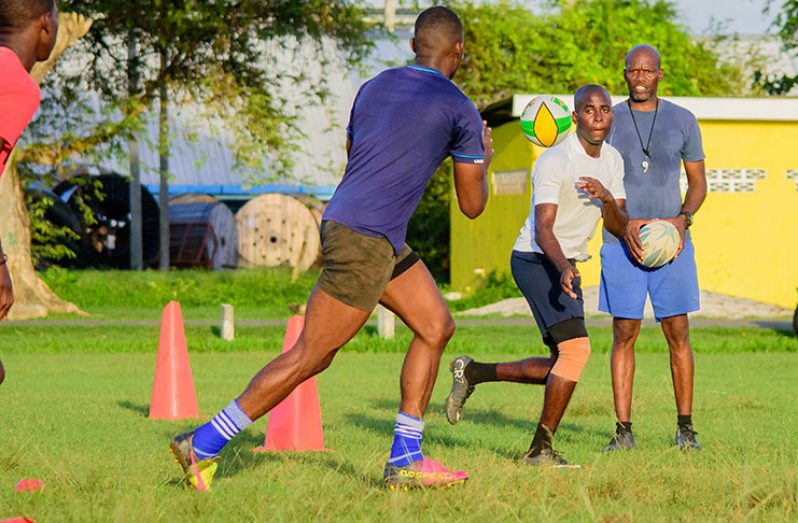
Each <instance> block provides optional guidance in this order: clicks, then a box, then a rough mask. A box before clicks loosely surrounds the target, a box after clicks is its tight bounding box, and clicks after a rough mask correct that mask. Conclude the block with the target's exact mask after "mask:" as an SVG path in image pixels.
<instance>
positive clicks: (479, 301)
mask: <svg viewBox="0 0 798 523" xmlns="http://www.w3.org/2000/svg"><path fill="white" fill-rule="evenodd" d="M521 296H522V294H521V291H519V290H518V286H517V285H516V284H515V281H514V280H513V277H512V276H510V275H509V274H498V273H496V272H491V273H490V274H488V277H487V278H486V279H485V282H484V284H483V285H482V287H480V288H479V289H477V290H476V291H474V293H473V294H471V295H469V296H466V297H464V298H462V299H460V300H455V301H451V302H449V309H450V310H452V311H453V312H458V311H467V310H469V309H474V308H477V307H484V306H485V305H490V304H491V303H496V302H497V301H501V300H506V299H507V298H520V297H521Z"/></svg>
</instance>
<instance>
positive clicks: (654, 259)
mask: <svg viewBox="0 0 798 523" xmlns="http://www.w3.org/2000/svg"><path fill="white" fill-rule="evenodd" d="M639 235H640V241H641V242H642V244H643V261H642V262H641V263H642V265H643V266H645V267H649V268H651V269H655V268H657V267H662V266H663V265H665V264H666V263H668V262H670V261H671V260H672V259H673V257H674V256H675V255H676V251H677V250H678V249H679V241H680V238H679V231H678V230H676V227H674V225H673V224H672V223H670V222H665V221H661V220H658V221H655V222H650V223H647V224H646V225H644V226H642V227H640V232H639Z"/></svg>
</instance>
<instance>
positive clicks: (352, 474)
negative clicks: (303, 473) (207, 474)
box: [218, 432, 380, 487]
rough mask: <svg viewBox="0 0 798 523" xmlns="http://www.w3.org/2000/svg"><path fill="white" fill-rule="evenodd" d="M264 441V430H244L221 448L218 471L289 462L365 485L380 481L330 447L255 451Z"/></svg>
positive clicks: (228, 474) (228, 473) (236, 471)
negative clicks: (332, 473) (327, 471)
mask: <svg viewBox="0 0 798 523" xmlns="http://www.w3.org/2000/svg"><path fill="white" fill-rule="evenodd" d="M263 444H264V437H263V434H252V433H250V432H245V433H243V434H240V435H239V436H238V437H236V439H235V440H233V441H232V442H230V444H228V446H227V447H225V450H223V451H222V454H221V456H222V460H221V462H220V464H219V465H220V467H219V472H218V473H219V474H220V475H222V476H224V477H232V476H235V475H237V474H239V473H240V472H242V471H245V470H252V469H256V468H259V467H281V466H283V465H284V464H286V463H288V462H293V463H300V464H306V465H311V466H323V467H326V468H328V469H330V470H332V471H335V472H336V473H338V474H342V475H344V476H346V477H348V478H350V479H352V480H355V481H357V482H359V483H361V484H362V485H363V486H366V487H373V486H375V485H379V484H380V482H379V481H377V478H376V477H371V476H365V475H363V474H362V473H360V472H358V471H357V469H355V467H354V466H353V465H352V464H351V463H349V462H346V461H342V460H340V459H338V458H337V457H336V456H335V454H334V453H333V452H332V451H330V452H326V451H309V452H255V451H254V449H255V448H257V447H262V446H263Z"/></svg>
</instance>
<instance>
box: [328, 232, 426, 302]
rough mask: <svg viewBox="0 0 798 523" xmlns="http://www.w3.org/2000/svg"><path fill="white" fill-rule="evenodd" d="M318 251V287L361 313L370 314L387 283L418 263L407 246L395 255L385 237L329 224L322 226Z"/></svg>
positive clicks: (413, 253)
mask: <svg viewBox="0 0 798 523" xmlns="http://www.w3.org/2000/svg"><path fill="white" fill-rule="evenodd" d="M321 252H322V258H323V262H322V271H321V276H319V281H318V282H317V285H318V286H319V288H320V289H321V290H323V291H324V292H326V293H327V294H329V295H330V296H332V297H333V298H335V299H337V300H339V301H342V302H344V303H346V304H347V305H350V306H352V307H356V308H358V309H360V310H363V311H372V310H373V309H374V307H376V306H377V304H378V303H379V301H380V296H381V295H382V291H383V290H384V289H385V286H386V285H388V282H389V281H391V280H392V279H394V278H396V277H397V276H399V275H400V274H402V273H403V272H405V271H406V270H407V269H409V268H410V267H412V266H413V264H415V263H416V262H417V261H419V257H418V254H416V253H415V252H414V251H413V249H411V248H410V246H409V245H407V244H405V245H404V247H403V248H402V252H400V253H399V255H398V256H395V255H394V252H393V247H392V246H391V244H390V242H388V240H387V239H385V238H384V237H378V238H374V237H371V236H365V235H363V234H360V233H359V232H357V231H353V230H352V229H350V228H349V227H346V226H345V225H341V224H340V223H337V222H332V221H323V222H322V223H321Z"/></svg>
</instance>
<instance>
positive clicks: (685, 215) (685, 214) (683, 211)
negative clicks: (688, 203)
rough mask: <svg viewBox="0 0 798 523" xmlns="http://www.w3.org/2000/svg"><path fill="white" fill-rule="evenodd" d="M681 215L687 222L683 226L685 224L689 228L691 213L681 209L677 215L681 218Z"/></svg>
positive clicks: (691, 221) (691, 223) (691, 220)
mask: <svg viewBox="0 0 798 523" xmlns="http://www.w3.org/2000/svg"><path fill="white" fill-rule="evenodd" d="M682 214H683V215H684V217H685V218H687V221H686V222H685V224H686V227H688V228H689V227H690V226H691V225H693V213H691V212H690V211H686V210H684V209H682V210H681V211H679V215H680V216H681V215H682Z"/></svg>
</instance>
